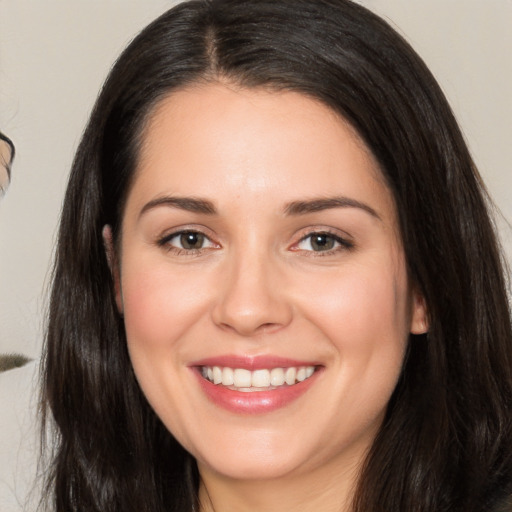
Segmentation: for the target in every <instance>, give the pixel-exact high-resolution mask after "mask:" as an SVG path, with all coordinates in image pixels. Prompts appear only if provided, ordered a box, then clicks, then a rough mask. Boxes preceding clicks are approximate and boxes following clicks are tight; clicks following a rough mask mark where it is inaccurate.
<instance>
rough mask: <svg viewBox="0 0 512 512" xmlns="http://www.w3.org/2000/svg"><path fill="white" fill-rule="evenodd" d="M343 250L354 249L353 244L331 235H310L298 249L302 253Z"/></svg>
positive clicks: (300, 243) (303, 239)
mask: <svg viewBox="0 0 512 512" xmlns="http://www.w3.org/2000/svg"><path fill="white" fill-rule="evenodd" d="M341 248H346V249H349V248H352V244H351V243H350V242H348V241H347V240H344V239H343V238H341V237H339V236H336V235H333V234H331V233H322V232H319V233H310V234H309V235H307V236H305V237H304V238H302V240H300V242H299V243H298V244H297V249H299V250H301V251H313V252H329V251H336V250H337V249H341Z"/></svg>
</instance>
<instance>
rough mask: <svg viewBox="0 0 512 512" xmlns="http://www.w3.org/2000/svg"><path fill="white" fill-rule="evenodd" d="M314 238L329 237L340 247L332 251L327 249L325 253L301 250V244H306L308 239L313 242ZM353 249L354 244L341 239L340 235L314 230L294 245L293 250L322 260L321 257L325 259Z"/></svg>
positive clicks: (323, 230)
mask: <svg viewBox="0 0 512 512" xmlns="http://www.w3.org/2000/svg"><path fill="white" fill-rule="evenodd" d="M314 236H317V237H319V236H325V237H328V238H330V239H332V240H333V241H334V242H335V244H338V245H337V246H335V247H333V248H332V249H327V250H325V251H313V250H307V249H300V248H299V245H300V244H301V243H303V242H305V241H306V240H308V239H310V240H312V238H313V237H314ZM311 243H312V242H311V241H310V244H311ZM352 249H354V244H353V243H352V242H351V241H349V240H347V239H346V238H343V237H341V236H340V235H339V234H338V233H333V232H332V231H329V230H325V229H322V230H313V231H310V232H309V233H307V234H306V235H304V236H303V237H302V238H301V239H300V240H299V241H298V242H297V243H296V244H294V249H293V250H294V251H301V252H304V253H307V254H308V256H310V257H314V258H319V257H320V258H321V257H325V256H332V255H333V254H336V253H338V252H341V251H350V250H352Z"/></svg>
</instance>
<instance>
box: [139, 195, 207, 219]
mask: <svg viewBox="0 0 512 512" xmlns="http://www.w3.org/2000/svg"><path fill="white" fill-rule="evenodd" d="M159 206H167V207H169V208H178V209H180V210H185V211H187V212H193V213H202V214H206V215H216V214H217V210H216V209H215V206H214V205H213V203H212V202H211V201H208V200H206V199H198V198H195V197H170V196H164V197H159V198H157V199H153V200H152V201H149V203H146V204H145V205H144V207H143V208H142V210H141V211H140V213H139V218H140V217H141V216H142V215H143V214H144V213H146V212H148V211H149V210H152V209H154V208H158V207H159Z"/></svg>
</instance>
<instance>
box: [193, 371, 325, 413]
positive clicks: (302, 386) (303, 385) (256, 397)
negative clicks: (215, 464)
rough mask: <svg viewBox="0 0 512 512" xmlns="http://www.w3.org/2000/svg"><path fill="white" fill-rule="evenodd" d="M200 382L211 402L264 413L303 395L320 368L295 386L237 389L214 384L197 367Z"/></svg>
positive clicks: (240, 411) (230, 407) (247, 411)
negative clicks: (252, 389)
mask: <svg viewBox="0 0 512 512" xmlns="http://www.w3.org/2000/svg"><path fill="white" fill-rule="evenodd" d="M194 370H195V374H196V376H197V378H198V379H199V384H200V386H201V388H202V390H203V391H204V393H205V394H206V396H207V397H208V398H209V400H210V401H211V402H213V403H214V404H215V405H218V406H219V407H222V408H224V409H227V410H228V411H231V412H235V413H237V414H264V413H267V412H272V411H275V410H277V409H281V408H283V407H286V406H287V405H289V404H290V403H292V402H294V401H295V400H297V399H298V398H299V397H300V396H302V395H303V394H304V393H305V392H306V391H307V390H308V389H309V388H310V387H311V386H312V385H313V384H314V382H315V380H316V377H317V374H318V373H319V370H317V371H315V373H313V375H312V376H311V377H309V378H307V379H306V380H304V381H302V382H298V383H297V384H294V385H293V386H281V387H278V388H276V389H273V390H271V391H251V392H243V391H235V390H233V389H229V388H227V387H225V386H222V385H221V384H213V383H212V382H210V381H209V380H206V379H205V378H204V377H203V376H202V375H201V370H200V369H199V368H195V369H194Z"/></svg>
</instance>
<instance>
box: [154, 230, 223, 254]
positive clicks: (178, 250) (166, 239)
mask: <svg viewBox="0 0 512 512" xmlns="http://www.w3.org/2000/svg"><path fill="white" fill-rule="evenodd" d="M183 235H198V236H200V237H204V240H205V241H208V242H209V243H210V244H211V246H212V247H213V246H215V245H217V244H215V243H214V242H212V241H211V239H210V237H209V236H208V235H206V234H205V233H203V232H201V231H197V230H195V229H182V230H180V231H175V232H174V233H170V234H168V235H165V236H163V237H162V238H160V239H159V240H158V241H157V244H158V246H159V247H164V248H165V249H166V250H167V251H168V252H172V253H174V254H175V255H176V256H181V255H185V256H195V255H199V254H200V253H201V252H203V251H204V250H205V249H206V250H207V249H210V248H211V247H200V248H198V249H194V248H192V249H187V248H184V247H176V246H174V245H172V244H171V243H170V242H171V240H173V239H174V238H178V237H181V236H183Z"/></svg>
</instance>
